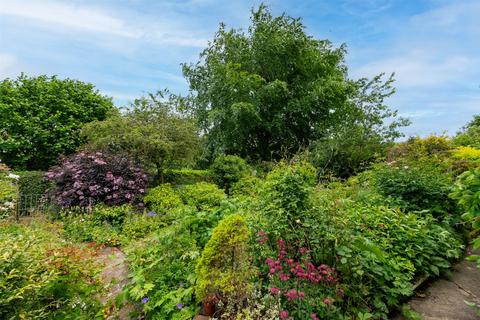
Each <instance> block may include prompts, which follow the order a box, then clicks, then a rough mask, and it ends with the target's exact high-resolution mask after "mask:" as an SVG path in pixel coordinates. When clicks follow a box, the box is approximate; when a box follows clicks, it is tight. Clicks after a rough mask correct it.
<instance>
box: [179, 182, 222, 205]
mask: <svg viewBox="0 0 480 320" xmlns="http://www.w3.org/2000/svg"><path fill="white" fill-rule="evenodd" d="M226 198H227V196H226V195H225V192H224V191H223V190H222V189H220V188H218V186H217V185H215V184H212V183H208V182H199V183H196V184H191V185H188V186H185V188H184V190H183V192H182V199H183V202H184V203H185V204H187V205H190V206H193V207H196V208H197V209H198V210H209V209H212V208H214V207H218V206H219V205H220V203H221V202H222V200H225V199H226Z"/></svg>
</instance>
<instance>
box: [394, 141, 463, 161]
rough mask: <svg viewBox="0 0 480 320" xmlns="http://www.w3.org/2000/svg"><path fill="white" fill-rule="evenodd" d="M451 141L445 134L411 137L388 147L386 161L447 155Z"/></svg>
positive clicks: (451, 144)
mask: <svg viewBox="0 0 480 320" xmlns="http://www.w3.org/2000/svg"><path fill="white" fill-rule="evenodd" d="M452 148H453V143H452V141H451V140H449V138H447V137H445V136H428V137H426V138H420V137H412V138H410V139H408V140H407V141H405V142H401V143H398V144H396V145H395V146H393V147H392V148H390V150H389V151H388V161H389V162H391V161H399V160H400V161H401V160H402V159H407V160H421V159H424V158H427V157H430V158H436V157H442V156H446V155H448V152H449V151H450V150H451V149H452Z"/></svg>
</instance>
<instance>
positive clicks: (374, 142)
mask: <svg viewBox="0 0 480 320" xmlns="http://www.w3.org/2000/svg"><path fill="white" fill-rule="evenodd" d="M390 144H391V143H390V142H387V141H385V139H384V137H382V136H381V135H379V134H377V133H374V132H368V130H365V129H364V128H363V127H361V126H352V125H349V126H346V127H345V128H339V129H338V130H337V131H336V132H334V133H332V134H331V135H329V136H328V137H324V138H322V139H319V140H317V141H315V142H314V143H313V144H312V146H311V148H310V150H309V152H308V153H307V158H308V160H309V161H310V162H311V163H312V164H313V165H314V166H315V168H317V170H318V172H319V174H320V175H322V176H329V175H333V176H336V177H340V178H348V177H350V176H352V175H354V174H357V173H359V172H361V171H363V170H365V169H367V168H368V166H369V165H370V163H372V162H373V161H375V160H376V159H378V158H381V157H384V156H385V154H386V150H387V147H388V146H389V145H390Z"/></svg>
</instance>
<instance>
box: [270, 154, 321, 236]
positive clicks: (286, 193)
mask: <svg viewBox="0 0 480 320" xmlns="http://www.w3.org/2000/svg"><path fill="white" fill-rule="evenodd" d="M315 177H316V174H315V168H314V167H313V166H312V165H310V164H309V163H306V162H300V163H294V164H291V165H288V164H287V163H285V162H280V163H279V164H278V165H277V166H276V167H275V168H274V169H273V170H272V171H271V172H270V173H268V175H267V177H266V179H265V183H264V185H263V190H262V196H261V199H262V200H261V202H262V205H261V207H262V210H263V211H264V212H266V214H265V215H266V217H267V219H268V223H269V225H268V226H266V228H268V230H269V231H274V232H276V233H277V235H278V234H279V233H283V232H285V233H286V234H290V231H293V230H294V229H295V228H296V227H297V226H298V224H299V222H301V221H302V220H303V218H304V216H305V213H306V211H307V210H308V209H310V207H311V202H310V196H311V191H312V188H313V186H314V184H315ZM283 239H284V240H286V241H287V242H291V240H292V239H290V238H285V237H283Z"/></svg>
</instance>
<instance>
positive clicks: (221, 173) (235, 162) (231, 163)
mask: <svg viewBox="0 0 480 320" xmlns="http://www.w3.org/2000/svg"><path fill="white" fill-rule="evenodd" d="M210 169H211V170H212V177H213V181H214V182H215V183H216V184H218V185H219V186H220V187H221V188H223V189H225V190H226V192H227V193H229V192H230V189H231V187H232V185H233V184H234V183H235V182H237V181H238V180H240V178H242V176H244V175H246V174H247V170H248V165H247V163H246V162H245V160H243V159H242V158H240V157H237V156H233V155H222V156H219V157H217V158H216V159H215V161H214V162H213V164H212V166H211V168H210Z"/></svg>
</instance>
